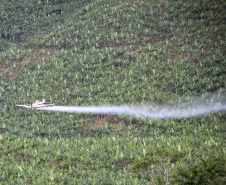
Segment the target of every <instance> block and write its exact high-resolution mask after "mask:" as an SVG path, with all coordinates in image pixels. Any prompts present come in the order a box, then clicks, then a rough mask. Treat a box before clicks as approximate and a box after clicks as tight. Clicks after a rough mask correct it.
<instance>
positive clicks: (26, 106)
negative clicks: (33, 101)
mask: <svg viewBox="0 0 226 185" xmlns="http://www.w3.org/2000/svg"><path fill="white" fill-rule="evenodd" d="M16 107H25V108H31V105H16Z"/></svg>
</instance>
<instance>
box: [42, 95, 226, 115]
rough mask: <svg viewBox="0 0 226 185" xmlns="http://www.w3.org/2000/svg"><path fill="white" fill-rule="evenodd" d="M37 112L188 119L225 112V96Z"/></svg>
mask: <svg viewBox="0 0 226 185" xmlns="http://www.w3.org/2000/svg"><path fill="white" fill-rule="evenodd" d="M38 110H47V111H58V112H74V113H93V114H124V115H129V116H135V117H140V118H142V117H145V118H150V119H165V118H178V119H180V118H188V117H195V116H199V115H203V114H210V113H218V112H225V111H226V96H225V95H222V94H221V95H219V94H218V95H217V94H216V95H208V96H203V97H200V98H196V99H193V100H187V101H183V103H175V104H173V105H165V106H159V105H156V104H151V105H145V106H142V105H131V106H129V105H122V106H53V107H44V108H38Z"/></svg>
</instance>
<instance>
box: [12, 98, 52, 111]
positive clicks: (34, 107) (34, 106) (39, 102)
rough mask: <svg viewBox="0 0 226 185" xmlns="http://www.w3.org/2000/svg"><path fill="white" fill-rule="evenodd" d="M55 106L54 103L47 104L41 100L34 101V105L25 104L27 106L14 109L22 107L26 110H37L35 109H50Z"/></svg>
mask: <svg viewBox="0 0 226 185" xmlns="http://www.w3.org/2000/svg"><path fill="white" fill-rule="evenodd" d="M54 105H56V104H55V103H52V104H51V103H48V102H46V101H45V99H44V98H43V99H42V101H39V100H36V101H35V103H31V104H27V105H16V107H24V108H27V109H31V110H32V109H37V108H43V107H51V106H54Z"/></svg>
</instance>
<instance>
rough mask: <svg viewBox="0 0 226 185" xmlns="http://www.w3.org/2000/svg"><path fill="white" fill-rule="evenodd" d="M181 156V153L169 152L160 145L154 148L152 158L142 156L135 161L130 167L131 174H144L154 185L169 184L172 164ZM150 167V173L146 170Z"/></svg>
mask: <svg viewBox="0 0 226 185" xmlns="http://www.w3.org/2000/svg"><path fill="white" fill-rule="evenodd" d="M183 156H184V154H183V153H182V152H178V151H170V150H168V148H167V146H166V145H163V144H162V145H161V146H159V147H156V148H155V152H154V155H153V156H152V157H150V156H144V157H142V158H140V159H136V160H135V162H134V165H133V166H132V172H135V173H139V172H141V173H145V176H146V175H148V176H151V181H152V183H154V184H155V183H157V184H170V181H171V171H172V164H173V163H176V162H177V161H179V160H180V159H181V158H182V157H183ZM151 165H152V166H153V167H152V169H151V172H148V171H147V170H148V168H149V167H150V166H151ZM149 173H150V174H149ZM173 175H174V174H173Z"/></svg>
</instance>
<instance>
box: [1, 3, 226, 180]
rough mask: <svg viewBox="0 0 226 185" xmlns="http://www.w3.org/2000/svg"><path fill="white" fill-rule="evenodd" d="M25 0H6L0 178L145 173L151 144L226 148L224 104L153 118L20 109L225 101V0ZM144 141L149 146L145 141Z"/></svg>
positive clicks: (199, 151)
mask: <svg viewBox="0 0 226 185" xmlns="http://www.w3.org/2000/svg"><path fill="white" fill-rule="evenodd" d="M25 2H27V1H23V0H21V1H15V2H11V3H10V4H8V3H7V1H2V3H1V4H0V10H4V11H0V12H1V19H0V21H1V25H2V26H1V28H0V34H1V37H0V42H1V43H2V44H1V48H0V77H1V78H0V143H1V145H0V150H1V151H2V152H1V154H0V170H1V171H0V172H1V173H0V182H4V181H6V182H8V183H9V184H145V183H148V182H149V180H150V179H147V178H141V177H139V176H138V175H136V174H134V173H132V172H131V166H132V165H133V163H134V160H135V159H136V158H139V157H142V156H143V155H145V153H144V151H146V148H147V146H148V148H151V149H152V148H154V147H156V146H158V145H161V144H166V145H167V146H168V147H169V149H170V150H180V151H182V152H184V153H185V156H184V159H183V160H181V161H180V162H178V163H177V164H176V165H175V168H179V167H180V166H183V165H184V166H190V165H193V164H195V161H194V159H195V158H200V157H204V158H208V157H210V158H211V157H219V158H225V139H226V138H225V131H226V128H225V125H224V122H225V113H218V114H210V115H203V116H199V117H195V118H188V119H181V120H178V119H163V120H151V119H145V118H142V119H141V118H134V117H130V116H125V115H120V116H117V115H95V114H69V113H59V112H57V113H56V112H44V111H29V110H24V109H15V106H14V105H15V104H18V103H20V104H23V103H27V102H30V101H34V100H35V99H42V98H43V97H44V98H46V99H47V100H48V101H51V102H56V103H59V104H61V105H122V104H128V105H131V104H145V105H146V104H152V103H156V104H159V105H163V104H172V103H174V102H175V101H176V102H178V101H180V100H184V99H189V98H190V99H193V98H196V97H199V96H202V95H205V94H208V93H216V92H217V93H218V95H219V96H223V97H224V101H225V81H226V77H225V70H226V68H225V64H226V62H225V54H226V50H225V20H226V19H225V15H226V14H225V10H226V4H225V2H224V1H223V0H222V1H217V2H212V1H208V0H203V1H198V2H197V1H182V0H181V1H152V0H150V1H148V0H146V1H135V0H134V1H119V0H118V1H116V0H112V1H108V2H106V1H103V0H96V1H95V0H92V1H86V3H84V2H83V1H76V2H72V1H48V3H47V2H44V1H30V2H29V3H28V4H26V3H25ZM144 149H145V150H144Z"/></svg>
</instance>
